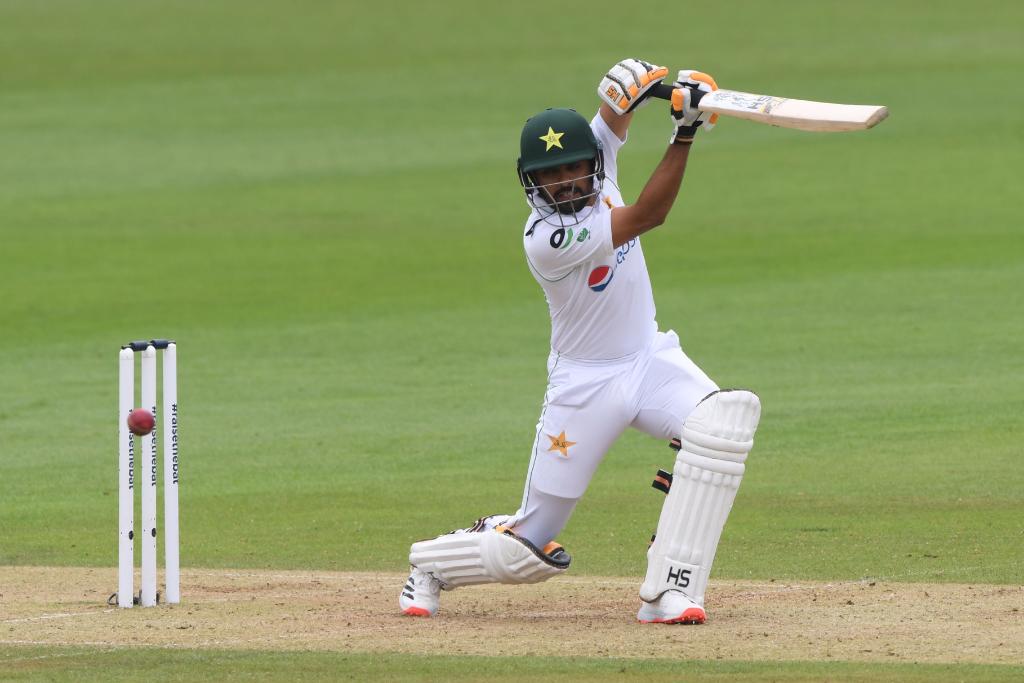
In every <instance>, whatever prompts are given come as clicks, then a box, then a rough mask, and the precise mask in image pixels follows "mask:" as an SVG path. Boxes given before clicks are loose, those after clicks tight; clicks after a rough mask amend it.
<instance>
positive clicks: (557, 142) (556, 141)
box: [540, 126, 565, 152]
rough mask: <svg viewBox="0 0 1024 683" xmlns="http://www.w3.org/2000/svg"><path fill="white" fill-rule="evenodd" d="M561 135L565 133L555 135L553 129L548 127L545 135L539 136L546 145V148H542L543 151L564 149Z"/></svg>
mask: <svg viewBox="0 0 1024 683" xmlns="http://www.w3.org/2000/svg"><path fill="white" fill-rule="evenodd" d="M563 135H565V133H556V132H555V129H554V128H552V127H551V126H548V133H547V135H541V136H540V139H541V140H543V141H544V142H546V143H547V145H548V146H547V147H545V148H544V151H545V152H550V151H551V148H552V147H557V148H558V149H565V148H564V147H562V136H563Z"/></svg>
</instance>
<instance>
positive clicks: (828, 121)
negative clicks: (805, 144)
mask: <svg viewBox="0 0 1024 683" xmlns="http://www.w3.org/2000/svg"><path fill="white" fill-rule="evenodd" d="M672 90H673V88H672V86H671V85H668V84H667V83H659V84H658V85H657V86H655V88H654V93H653V94H654V96H655V97H660V98H661V99H663V100H671V99H672ZM693 94H694V95H695V99H696V104H697V108H698V109H700V110H701V111H706V112H709V113H712V114H721V115H722V116H732V117H735V118H738V119H747V120H749V121H756V122H757V123H766V124H768V125H770V126H779V127H780V128H795V129H797V130H809V131H817V132H828V133H835V132H840V131H847V130H866V129H868V128H872V127H874V126H876V125H878V123H879V122H881V121H882V120H883V119H885V117H886V116H888V115H889V109H888V107H883V106H880V105H872V104H834V103H832V102H812V101H810V100H794V99H789V98H787V97H773V96H772V95H755V94H753V93H748V92H739V91H738V90H715V91H714V92H710V93H705V92H703V91H700V90H696V91H694V92H693Z"/></svg>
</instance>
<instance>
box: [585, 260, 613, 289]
mask: <svg viewBox="0 0 1024 683" xmlns="http://www.w3.org/2000/svg"><path fill="white" fill-rule="evenodd" d="M613 275H615V271H614V270H612V268H611V266H598V267H597V268H594V269H593V270H592V271H590V276H589V277H588V278H587V286H588V287H590V288H591V289H592V290H594V291H595V292H603V291H604V288H605V287H607V286H608V284H609V283H610V282H611V281H612V276H613Z"/></svg>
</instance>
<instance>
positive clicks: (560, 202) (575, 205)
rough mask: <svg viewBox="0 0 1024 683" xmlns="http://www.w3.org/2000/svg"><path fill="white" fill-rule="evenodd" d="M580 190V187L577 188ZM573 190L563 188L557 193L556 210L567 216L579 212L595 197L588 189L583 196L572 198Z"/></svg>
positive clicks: (554, 203)
mask: <svg viewBox="0 0 1024 683" xmlns="http://www.w3.org/2000/svg"><path fill="white" fill-rule="evenodd" d="M576 191H577V192H579V189H578V188H576ZM572 194H573V190H572V189H569V190H563V191H561V192H558V193H556V194H555V199H554V202H553V205H554V207H555V211H557V212H558V213H560V214H563V215H566V216H572V215H573V214H576V213H579V212H580V211H582V210H583V209H585V208H586V207H587V205H588V204H590V200H591V199H593V196H591V193H590V192H589V191H588V192H586V193H585V194H584V195H583V196H582V197H577V198H575V199H571V197H572Z"/></svg>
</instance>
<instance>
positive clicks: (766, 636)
mask: <svg viewBox="0 0 1024 683" xmlns="http://www.w3.org/2000/svg"><path fill="white" fill-rule="evenodd" d="M116 579H117V576H116V571H115V570H113V569H95V568H68V567H0V645H13V644H33V645H93V646H110V647H114V646H159V647H177V648H219V649H223V648H229V649H230V648H238V649H260V650H309V649H315V650H334V651H352V652H356V651H360V652H404V653H413V654H430V655H438V654H452V655H493V654H494V653H495V650H494V647H495V645H494V644H495V643H498V642H504V643H507V642H508V639H509V638H510V637H511V638H513V639H514V641H515V651H516V652H517V653H518V654H520V655H539V656H566V655H572V656H576V657H606V656H607V657H638V658H646V657H650V658H672V657H678V658H680V659H737V660H851V661H880V662H894V661H904V662H931V663H956V662H975V663H993V664H996V663H998V664H1009V663H1012V664H1019V663H1020V662H1021V661H1024V587H1022V586H1002V585H979V584H973V585H964V584H922V583H884V582H850V583H841V582H839V583H807V582H765V581H713V582H712V584H711V586H710V588H709V591H708V598H707V602H708V612H709V619H708V622H707V623H706V624H705V625H703V626H662V625H648V626H642V625H639V624H637V623H636V622H635V621H634V615H635V613H636V609H637V607H638V598H637V596H636V590H637V580H636V579H626V578H615V577H561V578H559V579H556V580H553V581H550V582H548V583H544V584H539V585H533V586H490V587H473V588H466V589H461V590H457V591H453V592H449V593H444V594H443V595H442V602H441V612H440V613H439V615H438V616H437V617H435V618H433V619H416V618H409V617H404V616H401V615H400V614H399V613H398V607H397V596H398V591H399V588H400V587H401V585H402V583H403V581H404V580H405V575H404V574H389V573H372V572H310V571H272V570H268V571H258V570H200V569H191V570H184V571H183V572H182V593H183V597H184V600H185V601H184V602H183V603H182V604H180V605H162V606H160V607H159V608H156V609H141V608H134V609H130V610H119V609H116V608H112V607H108V606H107V604H106V599H107V597H108V595H109V593H110V591H111V590H112V587H113V586H115V584H116ZM137 585H138V584H137V583H136V586H137Z"/></svg>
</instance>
